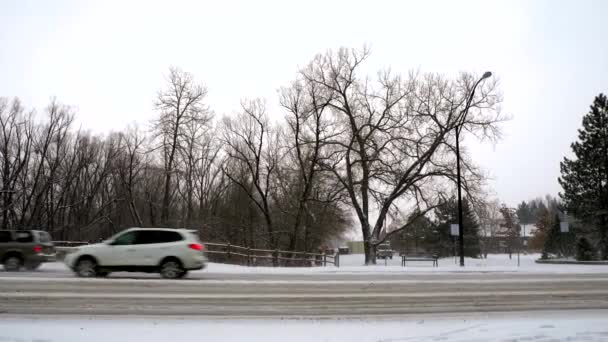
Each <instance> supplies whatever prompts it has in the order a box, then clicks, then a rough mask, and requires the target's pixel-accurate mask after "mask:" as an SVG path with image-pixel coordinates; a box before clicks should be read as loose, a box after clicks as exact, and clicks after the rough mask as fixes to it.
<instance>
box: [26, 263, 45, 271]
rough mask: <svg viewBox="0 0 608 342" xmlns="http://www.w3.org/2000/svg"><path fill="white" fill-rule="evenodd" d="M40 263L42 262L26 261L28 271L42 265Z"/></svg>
mask: <svg viewBox="0 0 608 342" xmlns="http://www.w3.org/2000/svg"><path fill="white" fill-rule="evenodd" d="M40 265H41V263H39V262H32V263H26V264H25V269H26V270H28V271H35V270H36V269H37V268H38V267H40Z"/></svg>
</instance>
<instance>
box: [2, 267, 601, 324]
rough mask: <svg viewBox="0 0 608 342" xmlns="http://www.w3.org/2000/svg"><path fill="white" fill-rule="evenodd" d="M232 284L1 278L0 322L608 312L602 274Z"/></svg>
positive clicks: (353, 277)
mask: <svg viewBox="0 0 608 342" xmlns="http://www.w3.org/2000/svg"><path fill="white" fill-rule="evenodd" d="M231 276H232V278H231V279H199V280H196V279H194V280H189V281H187V280H184V281H168V280H162V279H149V278H135V279H131V278H110V279H79V278H35V277H3V278H0V308H1V311H2V312H3V313H4V314H31V313H37V314H48V315H57V314H75V315H83V314H85V315H88V314H91V315H95V314H108V315H197V316H205V317H255V318H258V317H276V318H284V317H333V318H336V317H400V316H402V315H407V314H417V313H446V312H447V313H455V312H462V313H469V312H490V311H492V312H498V311H502V312H506V311H514V310H563V309H608V275H606V274H581V275H578V274H542V275H533V274H517V273H514V274H500V276H499V277H497V275H496V274H494V273H470V274H458V277H455V275H454V274H449V273H438V274H433V275H427V274H385V275H383V276H382V277H379V276H377V275H373V274H372V275H370V274H364V275H361V274H340V275H339V277H337V276H336V275H326V274H309V275H308V276H307V277H306V278H305V279H304V278H303V276H302V275H299V276H295V275H275V276H274V277H273V278H272V279H263V278H262V277H263V275H260V274H256V275H247V274H245V275H242V276H241V277H239V278H235V275H231ZM248 277H250V279H247V278H248ZM336 277H337V278H336Z"/></svg>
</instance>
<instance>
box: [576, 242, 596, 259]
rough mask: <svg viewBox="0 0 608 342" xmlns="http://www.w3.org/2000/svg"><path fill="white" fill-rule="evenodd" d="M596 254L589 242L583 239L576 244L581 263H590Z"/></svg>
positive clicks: (577, 257) (577, 256)
mask: <svg viewBox="0 0 608 342" xmlns="http://www.w3.org/2000/svg"><path fill="white" fill-rule="evenodd" d="M594 254H595V252H594V250H593V246H591V244H590V243H589V240H587V239H586V238H584V237H582V238H580V239H578V241H577V243H576V259H577V260H579V261H589V260H592V259H593V255H594Z"/></svg>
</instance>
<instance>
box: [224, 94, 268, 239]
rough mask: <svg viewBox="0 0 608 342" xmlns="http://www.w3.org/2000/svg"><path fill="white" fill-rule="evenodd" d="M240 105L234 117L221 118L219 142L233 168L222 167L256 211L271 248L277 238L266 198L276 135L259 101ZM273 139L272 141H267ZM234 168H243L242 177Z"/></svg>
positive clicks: (264, 107) (263, 106) (261, 102)
mask: <svg viewBox="0 0 608 342" xmlns="http://www.w3.org/2000/svg"><path fill="white" fill-rule="evenodd" d="M242 107H243V111H242V112H241V113H239V115H238V116H237V117H236V118H229V117H225V118H224V129H223V143H224V144H225V147H226V148H225V150H226V153H227V155H228V157H229V161H230V162H232V163H233V167H232V168H227V167H224V169H223V170H224V174H225V175H226V176H227V177H228V178H229V179H230V180H231V181H232V182H234V183H235V184H237V185H238V186H239V187H241V189H243V191H244V192H245V193H246V194H247V196H249V198H250V199H251V201H252V202H253V203H254V204H255V206H256V207H257V208H258V209H259V210H260V212H261V213H262V215H263V216H264V220H265V223H266V229H267V233H268V238H267V241H268V243H269V246H270V247H271V248H275V247H276V246H277V239H276V236H275V234H276V232H275V229H274V225H273V219H272V212H271V210H272V209H271V203H270V200H271V192H272V189H273V179H272V177H273V174H274V172H275V168H276V167H277V163H278V153H277V148H278V146H277V144H276V143H277V141H276V137H277V134H276V132H275V131H273V130H272V129H271V126H270V123H269V120H268V117H267V116H266V106H265V103H264V102H263V101H262V100H253V101H248V102H243V103H242ZM273 138H275V141H271V139H273ZM234 170H243V171H244V173H245V175H246V177H245V178H241V177H238V175H237V174H235V172H234Z"/></svg>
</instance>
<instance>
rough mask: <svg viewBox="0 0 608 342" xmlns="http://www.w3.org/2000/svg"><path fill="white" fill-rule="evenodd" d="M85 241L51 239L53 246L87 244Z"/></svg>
mask: <svg viewBox="0 0 608 342" xmlns="http://www.w3.org/2000/svg"><path fill="white" fill-rule="evenodd" d="M88 244H89V243H88V242H87V241H53V245H54V246H55V247H77V246H84V245H88Z"/></svg>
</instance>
